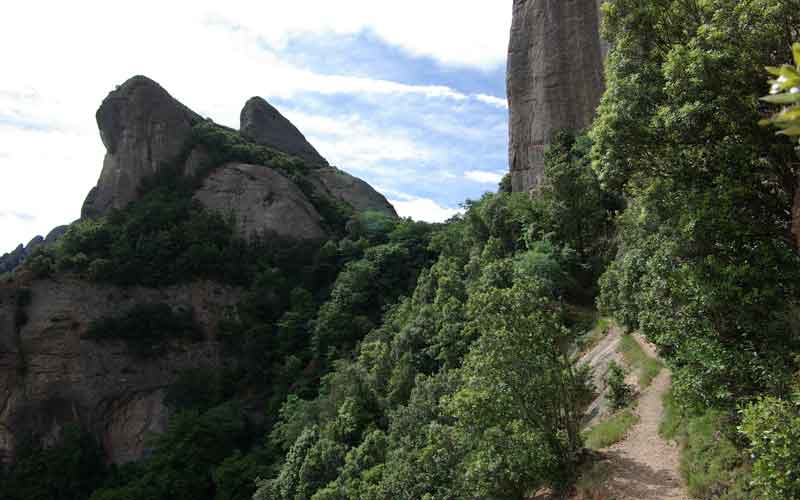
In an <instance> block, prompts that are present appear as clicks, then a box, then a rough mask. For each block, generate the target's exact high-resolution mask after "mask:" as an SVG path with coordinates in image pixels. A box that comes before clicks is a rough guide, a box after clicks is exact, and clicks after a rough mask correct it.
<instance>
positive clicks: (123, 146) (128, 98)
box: [81, 76, 202, 216]
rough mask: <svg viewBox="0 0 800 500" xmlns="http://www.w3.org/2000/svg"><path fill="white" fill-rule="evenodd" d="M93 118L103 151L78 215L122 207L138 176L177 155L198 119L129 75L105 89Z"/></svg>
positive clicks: (145, 81)
mask: <svg viewBox="0 0 800 500" xmlns="http://www.w3.org/2000/svg"><path fill="white" fill-rule="evenodd" d="M96 118H97V126H98V128H99V129H100V138H101V139H102V140H103V145H104V146H105V147H106V156H105V159H104V160H103V170H102V172H101V173H100V180H99V181H98V182H97V187H96V188H95V189H94V190H93V191H92V192H90V193H89V196H88V197H87V200H86V202H84V207H83V210H82V211H81V213H82V215H83V216H92V215H98V214H102V213H105V212H106V211H107V210H108V209H110V208H122V207H124V206H125V205H127V204H128V203H130V202H131V201H133V200H134V199H136V197H137V188H138V187H139V184H140V182H141V181H142V179H144V178H146V177H148V176H151V175H153V174H155V173H156V171H157V170H158V169H159V168H160V167H161V166H162V165H165V164H168V163H170V162H173V161H174V160H175V159H176V158H178V157H179V156H180V154H181V153H182V151H183V149H184V147H185V144H186V143H187V141H188V140H189V137H190V136H191V133H192V126H193V125H195V124H197V123H199V122H200V121H201V120H202V118H201V117H200V115H198V114H197V113H195V112H194V111H192V110H190V109H189V108H187V107H186V106H184V105H183V104H181V103H180V102H178V101H177V100H175V99H174V98H173V97H172V96H171V95H169V93H167V91H166V90H164V89H163V88H162V87H161V86H160V85H159V84H157V83H156V82H154V81H153V80H151V79H149V78H147V77H145V76H134V77H133V78H131V79H129V80H128V81H126V82H125V83H123V84H122V85H120V86H119V87H117V89H116V90H114V91H112V92H111V93H110V94H108V97H106V98H105V99H104V100H103V103H102V104H101V105H100V108H99V109H98V110H97V114H96Z"/></svg>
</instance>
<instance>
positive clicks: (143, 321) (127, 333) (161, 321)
mask: <svg viewBox="0 0 800 500" xmlns="http://www.w3.org/2000/svg"><path fill="white" fill-rule="evenodd" d="M86 336H87V338H89V339H92V340H96V341H103V340H124V341H125V342H126V343H127V345H128V348H129V349H130V350H131V352H132V353H133V354H134V355H136V356H138V357H143V358H146V357H153V356H157V355H159V354H161V353H163V351H164V349H165V348H166V346H167V344H168V343H169V342H170V341H174V340H180V339H185V340H199V339H201V338H202V332H201V331H200V329H199V328H198V327H197V325H196V324H195V322H194V318H193V315H192V311H191V309H184V310H177V311H176V310H173V309H172V307H170V306H169V305H167V304H139V305H136V306H134V307H133V308H132V309H131V310H129V311H128V312H126V313H125V314H123V315H122V316H118V317H111V318H102V319H99V320H95V321H92V323H91V324H90V325H89V329H88V330H87V332H86Z"/></svg>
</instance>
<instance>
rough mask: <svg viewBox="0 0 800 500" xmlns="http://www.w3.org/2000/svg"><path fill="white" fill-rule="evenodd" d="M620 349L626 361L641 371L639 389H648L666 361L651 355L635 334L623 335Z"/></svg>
mask: <svg viewBox="0 0 800 500" xmlns="http://www.w3.org/2000/svg"><path fill="white" fill-rule="evenodd" d="M619 345H620V351H621V352H622V355H623V356H624V357H625V362H627V363H628V365H629V366H631V367H632V368H634V369H635V370H637V371H638V372H639V389H646V388H647V387H649V386H650V383H651V382H652V381H653V379H654V378H656V377H657V376H658V374H659V373H661V370H662V369H663V368H664V363H662V362H661V361H660V360H658V359H656V358H652V357H650V355H648V354H647V353H646V352H645V351H644V349H642V346H641V345H639V342H637V341H636V339H635V338H634V337H633V335H630V334H628V335H623V336H622V338H621V339H620V344H619Z"/></svg>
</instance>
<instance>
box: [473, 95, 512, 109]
mask: <svg viewBox="0 0 800 500" xmlns="http://www.w3.org/2000/svg"><path fill="white" fill-rule="evenodd" d="M475 98H476V99H477V100H479V101H480V102H482V103H484V104H491V105H492V106H495V107H498V108H508V100H506V99H501V98H499V97H495V96H493V95H487V94H477V95H476V96H475Z"/></svg>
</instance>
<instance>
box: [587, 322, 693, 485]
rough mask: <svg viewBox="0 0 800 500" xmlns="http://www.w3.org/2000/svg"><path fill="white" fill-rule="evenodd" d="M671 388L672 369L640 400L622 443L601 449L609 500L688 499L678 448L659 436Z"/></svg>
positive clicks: (643, 345)
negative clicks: (605, 460)
mask: <svg viewBox="0 0 800 500" xmlns="http://www.w3.org/2000/svg"><path fill="white" fill-rule="evenodd" d="M637 340H639V341H640V343H641V344H642V347H644V348H645V350H646V351H647V352H648V353H650V354H655V353H654V351H653V349H652V346H649V345H647V344H646V343H644V342H642V341H641V339H638V338H637ZM669 386H670V373H669V370H667V369H664V370H661V373H660V374H659V375H658V377H656V378H655V379H653V382H652V384H651V385H650V387H648V388H647V389H645V390H644V391H643V392H642V394H641V396H640V398H639V404H638V406H637V409H636V413H638V415H639V418H640V420H639V423H638V424H636V425H635V426H634V427H633V428H632V429H631V430H630V432H629V433H628V435H627V436H626V437H625V439H624V440H623V441H621V442H619V443H617V444H615V445H613V446H611V447H610V448H607V449H605V450H602V452H603V454H605V455H606V456H607V457H608V464H609V469H608V472H609V478H608V481H607V482H606V488H607V490H608V493H609V494H610V499H614V500H689V498H690V497H689V495H688V494H687V493H686V489H685V488H684V487H683V482H682V480H681V477H680V473H679V471H678V464H679V459H678V452H679V450H678V447H677V446H676V445H675V444H673V443H669V442H667V441H665V440H664V439H663V438H662V437H661V436H660V435H659V434H658V426H659V423H660V422H661V414H662V412H663V405H662V402H661V397H662V396H663V395H664V393H665V392H666V391H667V390H669Z"/></svg>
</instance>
